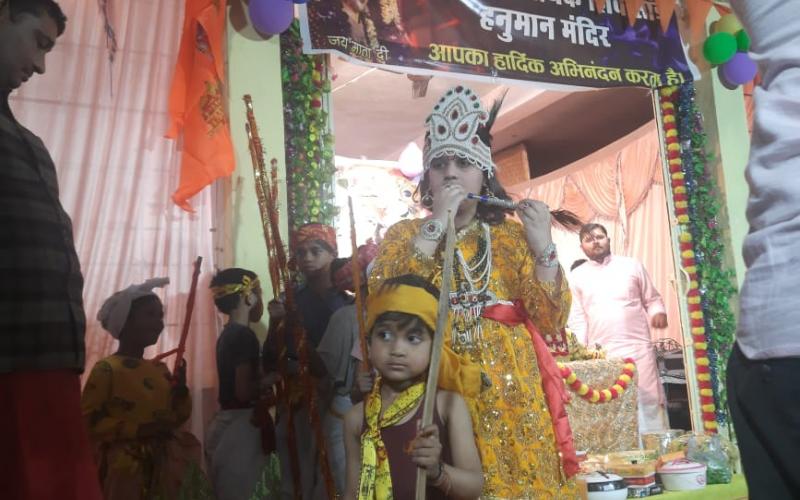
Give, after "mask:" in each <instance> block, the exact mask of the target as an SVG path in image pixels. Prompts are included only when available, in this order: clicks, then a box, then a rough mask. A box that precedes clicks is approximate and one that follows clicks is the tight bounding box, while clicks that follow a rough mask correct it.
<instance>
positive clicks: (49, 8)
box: [8, 0, 67, 36]
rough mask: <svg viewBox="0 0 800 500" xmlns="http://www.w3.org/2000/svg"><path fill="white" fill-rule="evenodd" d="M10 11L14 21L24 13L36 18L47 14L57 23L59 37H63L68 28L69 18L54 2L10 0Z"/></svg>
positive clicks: (45, 0) (44, 0)
mask: <svg viewBox="0 0 800 500" xmlns="http://www.w3.org/2000/svg"><path fill="white" fill-rule="evenodd" d="M8 10H9V16H10V17H11V20H12V21H13V20H14V18H16V17H17V16H19V15H20V14H23V13H26V14H31V15H34V16H36V17H41V16H42V14H47V15H48V16H50V18H52V19H53V21H55V23H56V28H57V29H58V36H61V34H63V33H64V30H65V29H66V27H67V16H65V15H64V11H62V10H61V7H60V6H59V5H58V4H57V3H56V2H55V1H54V0H9V2H8Z"/></svg>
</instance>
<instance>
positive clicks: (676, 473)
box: [658, 459, 706, 491]
mask: <svg viewBox="0 0 800 500" xmlns="http://www.w3.org/2000/svg"><path fill="white" fill-rule="evenodd" d="M658 475H659V476H661V482H662V484H663V485H664V489H665V490H668V491H689V490H700V489H703V488H705V487H706V466H705V465H703V464H701V463H697V462H692V461H690V460H686V459H681V460H672V461H669V462H666V463H665V464H663V465H662V466H661V467H659V469H658Z"/></svg>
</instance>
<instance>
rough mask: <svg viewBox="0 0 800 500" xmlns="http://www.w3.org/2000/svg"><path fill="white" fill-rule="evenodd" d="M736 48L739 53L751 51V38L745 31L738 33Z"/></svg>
mask: <svg viewBox="0 0 800 500" xmlns="http://www.w3.org/2000/svg"><path fill="white" fill-rule="evenodd" d="M736 47H737V48H738V50H739V52H747V51H749V50H750V36H749V35H748V34H747V32H746V31H745V30H739V32H738V33H736Z"/></svg>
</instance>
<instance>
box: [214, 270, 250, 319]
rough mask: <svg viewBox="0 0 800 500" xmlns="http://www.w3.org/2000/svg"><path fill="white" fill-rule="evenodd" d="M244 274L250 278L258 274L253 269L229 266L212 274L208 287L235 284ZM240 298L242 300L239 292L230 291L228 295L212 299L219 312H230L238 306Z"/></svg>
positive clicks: (239, 281)
mask: <svg viewBox="0 0 800 500" xmlns="http://www.w3.org/2000/svg"><path fill="white" fill-rule="evenodd" d="M245 276H247V277H248V278H250V279H256V278H258V275H257V274H256V273H254V272H253V271H249V270H247V269H241V268H239V267H231V268H228V269H223V270H222V271H219V272H218V273H217V274H216V275H214V277H213V278H211V284H210V285H209V287H210V288H214V287H216V286H225V285H237V284H239V283H241V282H242V280H243V279H244V277H245ZM240 300H242V295H241V294H239V293H232V294H230V295H226V296H225V297H220V298H217V299H214V305H215V306H217V309H219V312H221V313H223V314H230V313H232V312H233V310H234V309H236V308H237V307H239V301H240Z"/></svg>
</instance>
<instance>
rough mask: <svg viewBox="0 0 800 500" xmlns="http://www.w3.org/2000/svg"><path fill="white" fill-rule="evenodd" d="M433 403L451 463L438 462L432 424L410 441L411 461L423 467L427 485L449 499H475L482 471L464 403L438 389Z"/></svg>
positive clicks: (480, 487)
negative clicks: (447, 446)
mask: <svg viewBox="0 0 800 500" xmlns="http://www.w3.org/2000/svg"><path fill="white" fill-rule="evenodd" d="M436 406H437V409H438V410H439V415H440V416H441V418H442V420H443V421H444V424H445V429H442V430H441V431H442V432H447V437H448V440H449V442H450V451H451V455H452V457H453V463H452V464H446V463H443V462H442V461H441V443H440V442H439V429H437V428H436V426H435V425H432V426H428V427H426V428H424V429H423V430H422V431H421V432H420V435H419V436H418V437H417V438H416V439H415V440H414V446H413V449H412V454H411V457H412V460H413V461H414V463H416V464H417V466H419V467H421V468H424V469H425V470H426V472H427V475H428V484H429V485H431V486H434V487H436V488H439V489H440V490H442V491H444V492H445V493H446V494H447V496H448V497H449V498H458V499H473V498H478V497H480V495H481V490H482V489H483V472H482V470H481V460H480V455H478V447H477V445H476V444H475V436H474V435H473V433H472V420H471V419H470V416H469V410H467V404H466V403H465V402H464V399H463V398H462V397H461V396H459V395H458V394H457V393H455V392H448V391H440V392H439V394H437V396H436ZM440 463H441V464H442V469H441V474H440V473H439V464H440Z"/></svg>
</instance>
